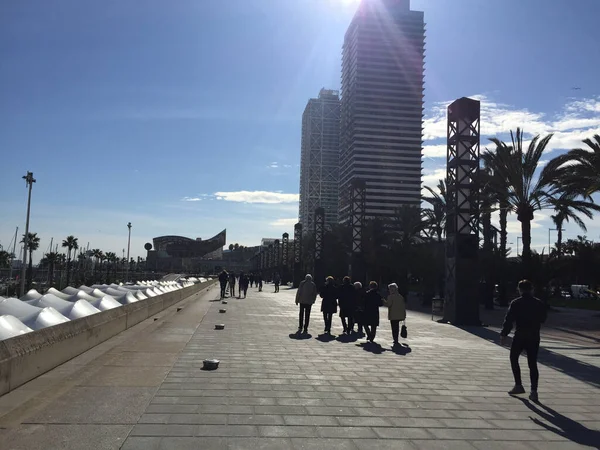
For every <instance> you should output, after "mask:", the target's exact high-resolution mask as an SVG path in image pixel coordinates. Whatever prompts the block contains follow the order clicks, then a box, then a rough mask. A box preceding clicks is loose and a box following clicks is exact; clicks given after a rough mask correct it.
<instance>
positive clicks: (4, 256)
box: [0, 250, 15, 269]
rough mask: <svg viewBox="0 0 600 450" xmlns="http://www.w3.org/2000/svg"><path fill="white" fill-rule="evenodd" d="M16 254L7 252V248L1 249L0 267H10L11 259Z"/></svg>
mask: <svg viewBox="0 0 600 450" xmlns="http://www.w3.org/2000/svg"><path fill="white" fill-rule="evenodd" d="M14 257H15V255H13V254H12V252H7V251H6V250H0V269H3V268H5V267H10V261H11V259H13V258H14Z"/></svg>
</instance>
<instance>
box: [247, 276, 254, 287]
mask: <svg viewBox="0 0 600 450" xmlns="http://www.w3.org/2000/svg"><path fill="white" fill-rule="evenodd" d="M248 278H249V281H250V287H252V285H253V284H254V274H253V273H251V274H250V276H249V277H248Z"/></svg>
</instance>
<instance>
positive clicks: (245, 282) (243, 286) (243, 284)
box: [239, 272, 250, 298]
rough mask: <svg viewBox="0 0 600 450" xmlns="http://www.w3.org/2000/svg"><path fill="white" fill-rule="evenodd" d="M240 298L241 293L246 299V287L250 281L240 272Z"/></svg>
mask: <svg viewBox="0 0 600 450" xmlns="http://www.w3.org/2000/svg"><path fill="white" fill-rule="evenodd" d="M239 283H240V297H241V296H242V293H243V294H244V298H246V294H247V293H248V285H249V284H250V279H249V278H248V276H247V275H245V274H244V272H242V273H241V274H240V280H239Z"/></svg>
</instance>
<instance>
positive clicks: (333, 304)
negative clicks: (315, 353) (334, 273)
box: [319, 277, 338, 334]
mask: <svg viewBox="0 0 600 450" xmlns="http://www.w3.org/2000/svg"><path fill="white" fill-rule="evenodd" d="M337 291H338V290H337V288H336V287H335V284H334V283H333V277H327V279H326V280H325V284H324V285H323V287H322V288H321V292H319V295H320V296H321V298H322V299H323V300H322V301H321V312H322V313H323V320H324V321H325V334H331V321H332V319H333V315H334V314H335V313H336V312H337V299H338V292H337Z"/></svg>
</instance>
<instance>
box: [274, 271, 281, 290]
mask: <svg viewBox="0 0 600 450" xmlns="http://www.w3.org/2000/svg"><path fill="white" fill-rule="evenodd" d="M273 284H274V285H275V292H279V285H280V284H281V277H280V276H279V272H275V275H274V276H273Z"/></svg>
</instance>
